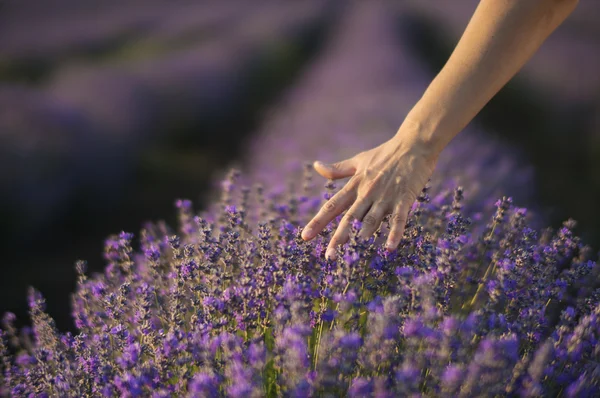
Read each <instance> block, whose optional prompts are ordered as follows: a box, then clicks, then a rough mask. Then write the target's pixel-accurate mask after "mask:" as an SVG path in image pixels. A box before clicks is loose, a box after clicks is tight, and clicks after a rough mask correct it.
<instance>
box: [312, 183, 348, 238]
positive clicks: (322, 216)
mask: <svg viewBox="0 0 600 398" xmlns="http://www.w3.org/2000/svg"><path fill="white" fill-rule="evenodd" d="M351 181H352V180H351ZM351 181H348V183H347V184H346V186H345V187H344V188H342V190H341V191H339V192H338V193H336V194H335V195H333V197H331V199H329V200H328V201H327V202H325V204H324V205H323V206H322V207H321V209H320V210H319V212H318V213H317V215H316V216H314V217H313V219H312V220H310V222H309V223H308V224H306V227H304V229H303V230H302V239H304V240H310V239H312V238H314V237H315V236H317V234H318V233H319V232H321V231H322V230H323V228H325V226H326V225H327V224H329V223H330V222H331V220H333V219H334V218H335V217H337V216H338V215H339V214H341V213H342V212H343V211H344V210H346V209H347V208H348V207H349V206H350V205H351V204H352V203H353V202H354V200H355V198H356V190H355V189H354V184H351Z"/></svg>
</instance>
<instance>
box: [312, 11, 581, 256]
mask: <svg viewBox="0 0 600 398" xmlns="http://www.w3.org/2000/svg"><path fill="white" fill-rule="evenodd" d="M576 4H577V0H482V1H481V2H480V3H479V6H478V7H477V10H476V11H475V13H474V15H473V17H472V18H471V21H470V22H469V24H468V26H467V28H466V30H465V32H464V34H463V36H462V37H461V39H460V41H459V42H458V44H457V46H456V48H455V49H454V52H453V53H452V55H451V56H450V58H449V59H448V62H447V63H446V65H445V66H444V67H443V68H442V70H441V71H440V73H439V74H438V75H437V76H436V77H435V79H434V80H433V81H432V82H431V84H430V85H429V87H428V88H427V90H426V91H425V93H424V94H423V96H422V97H421V99H420V100H419V101H418V102H417V104H416V105H415V106H414V108H413V109H412V110H411V111H410V112H409V114H408V116H407V117H406V119H405V121H404V122H403V123H402V125H401V126H400V128H399V129H398V132H397V133H396V135H395V136H394V137H393V138H392V139H390V140H389V141H387V142H385V143H383V144H381V145H380V146H378V147H376V148H373V149H371V150H368V151H365V152H361V153H359V154H357V155H356V156H354V157H352V158H350V159H347V160H343V161H341V162H338V163H335V164H332V165H325V164H322V163H319V162H315V169H316V170H317V171H318V172H319V173H320V174H321V175H322V176H324V177H326V178H332V179H338V178H345V177H352V178H351V179H350V181H348V183H347V184H346V186H344V188H343V189H342V190H340V192H338V193H337V194H336V195H335V196H334V197H333V198H331V199H330V200H329V201H328V202H327V203H326V204H325V205H324V206H323V207H322V208H321V210H320V211H319V213H318V214H317V215H316V216H315V217H314V218H313V219H312V220H311V221H310V222H309V223H308V225H307V226H306V228H305V229H304V231H303V233H302V237H303V238H304V239H307V240H308V239H312V238H313V237H314V236H316V235H317V234H318V232H320V231H321V230H322V229H323V228H324V227H325V226H326V225H327V224H328V223H329V222H330V221H332V220H333V219H334V218H335V217H336V216H337V215H339V214H341V213H342V212H343V211H344V210H348V211H347V212H346V214H345V216H344V217H343V218H342V221H341V222H340V225H339V226H338V228H337V230H336V232H335V234H334V236H333V238H332V239H331V242H330V243H329V247H328V250H327V254H326V255H327V257H329V258H333V257H335V247H336V246H337V245H339V244H343V243H345V242H346V241H347V240H348V236H349V231H350V225H351V222H352V221H353V220H355V219H358V220H362V221H363V227H362V229H361V236H363V237H365V238H367V237H369V236H370V235H372V234H373V233H374V232H375V231H376V230H377V228H378V227H379V225H380V224H381V222H382V220H383V218H384V217H385V215H387V214H390V213H391V214H392V219H391V231H390V234H389V236H388V239H387V243H386V246H387V248H388V249H389V250H393V249H395V248H396V247H397V246H398V244H399V243H400V239H401V238H402V234H403V233H404V227H405V224H406V218H407V215H408V211H409V209H410V207H411V205H412V203H413V202H414V201H415V199H416V196H417V194H418V193H419V192H420V191H421V190H422V189H423V187H424V186H425V184H426V182H427V180H428V179H429V177H430V176H431V174H432V172H433V169H434V168H435V164H436V162H437V157H438V155H439V153H440V152H441V151H442V150H443V149H444V147H445V146H446V145H447V144H448V143H449V142H450V141H451V140H452V138H454V137H455V136H456V135H457V134H458V133H459V132H460V131H461V130H462V129H463V128H464V127H465V126H466V125H467V124H468V123H469V122H470V121H471V120H472V119H473V118H474V117H475V115H476V114H477V113H478V112H479V111H480V110H481V108H483V106H484V105H485V104H486V103H487V102H488V101H489V100H490V99H491V98H492V97H493V96H494V95H495V94H496V93H497V92H498V91H499V90H500V88H502V86H504V85H505V84H506V82H507V81H508V80H509V79H510V78H511V77H513V76H514V75H515V73H517V71H518V70H519V69H521V67H522V66H523V65H524V64H525V62H527V60H528V59H529V58H530V57H531V56H532V55H533V53H534V52H535V51H536V50H537V49H538V48H539V47H540V45H541V44H542V43H543V42H544V40H545V39H546V38H547V37H548V36H549V35H550V33H551V32H552V31H554V29H556V27H557V26H559V25H560V24H561V23H562V22H563V21H564V20H565V18H566V17H567V16H568V15H569V14H570V13H571V11H573V9H574V8H575V6H576Z"/></svg>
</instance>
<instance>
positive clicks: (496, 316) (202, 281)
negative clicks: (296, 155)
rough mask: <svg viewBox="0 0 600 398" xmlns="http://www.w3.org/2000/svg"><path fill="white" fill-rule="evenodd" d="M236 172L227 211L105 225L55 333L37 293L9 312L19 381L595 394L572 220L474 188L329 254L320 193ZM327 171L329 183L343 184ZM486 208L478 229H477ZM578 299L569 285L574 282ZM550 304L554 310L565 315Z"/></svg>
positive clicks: (140, 389) (186, 206)
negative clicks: (317, 217)
mask: <svg viewBox="0 0 600 398" xmlns="http://www.w3.org/2000/svg"><path fill="white" fill-rule="evenodd" d="M238 177H239V173H236V172H233V173H230V175H229V177H228V180H227V181H226V183H225V184H224V187H225V188H226V189H224V190H223V197H222V200H221V210H220V211H219V212H218V213H210V214H206V213H200V214H196V213H195V212H194V210H193V208H192V204H191V202H190V201H188V200H178V201H177V202H176V205H177V208H178V212H179V226H178V228H177V229H176V230H173V229H171V228H170V227H169V226H167V225H166V224H164V223H158V224H147V225H145V226H144V228H143V229H142V230H141V231H140V234H139V249H134V247H133V240H134V236H133V234H131V233H126V232H121V233H120V234H118V235H114V236H111V237H109V238H108V239H107V240H106V245H105V250H104V257H105V259H106V262H107V266H106V269H105V271H104V272H103V273H102V274H96V275H92V276H90V275H87V274H86V270H85V262H84V261H78V262H77V263H76V271H77V273H78V275H79V281H78V284H77V289H76V292H75V293H74V294H73V317H74V319H75V323H76V326H77V328H78V330H79V332H78V333H77V334H75V335H72V334H70V333H60V332H59V331H57V330H56V327H55V326H54V323H53V321H52V318H50V317H49V316H48V315H47V314H46V313H45V312H44V299H43V298H42V296H41V294H40V293H39V292H37V291H35V290H34V289H31V290H30V292H29V305H30V313H31V320H32V327H31V328H29V329H27V328H26V329H23V330H22V331H21V332H20V334H19V332H18V331H17V330H16V328H15V326H14V316H12V315H11V314H6V315H5V316H4V318H3V331H2V339H1V341H2V345H1V346H0V351H1V353H2V385H3V386H4V391H3V393H4V394H6V395H11V396H17V397H19V396H126V397H133V396H154V397H166V396H194V397H195V396H233V397H241V396H252V397H255V396H256V397H261V396H345V395H348V396H356V397H359V396H360V397H362V396H461V397H469V396H511V395H522V396H570V397H582V396H588V397H592V396H597V394H599V393H600V384H599V383H600V363H599V359H600V343H599V337H600V289H597V290H595V291H594V292H592V293H591V294H588V295H581V296H576V295H573V294H572V292H570V291H569V289H572V288H573V287H574V286H576V284H577V283H580V282H582V281H584V280H585V278H586V277H587V276H589V275H590V272H591V270H592V267H594V266H595V264H594V263H593V262H592V261H590V260H589V255H590V250H589V249H588V248H586V247H585V246H584V245H583V244H582V242H581V241H580V240H579V239H578V238H577V237H575V236H574V235H573V233H572V228H573V226H574V222H572V221H568V222H566V223H565V225H564V227H563V228H561V229H560V230H559V231H556V232H550V231H544V232H542V233H538V232H536V231H535V230H533V229H531V228H530V227H529V226H528V222H527V217H528V216H527V213H526V211H525V210H524V209H521V208H518V207H515V206H514V205H513V204H512V202H511V200H510V199H509V198H502V199H500V200H498V202H497V203H496V209H495V211H494V212H493V213H492V214H490V216H491V217H490V220H489V222H484V221H480V222H478V221H474V220H471V219H470V218H469V217H468V214H464V213H463V211H462V210H461V202H462V201H463V194H462V190H461V189H460V188H456V189H455V191H454V192H455V193H454V195H445V196H444V199H443V200H441V201H432V200H430V196H429V188H426V189H425V190H424V192H423V193H422V194H421V195H420V197H419V198H418V201H417V202H416V204H415V206H413V209H412V211H411V213H410V216H409V221H408V226H407V229H406V232H405V235H404V238H403V240H402V243H401V244H400V247H399V249H398V250H397V251H395V252H392V253H388V252H387V251H386V250H385V249H384V248H383V247H382V246H381V242H380V238H381V236H382V235H383V234H385V233H386V228H387V227H386V225H382V227H381V228H380V229H379V231H378V232H377V233H376V234H375V236H373V237H371V238H370V239H368V240H363V239H360V238H359V237H357V235H356V231H357V230H358V229H359V228H360V223H359V222H356V223H355V224H354V225H353V230H354V233H353V236H352V239H351V241H350V242H349V243H348V244H347V245H346V246H344V247H343V248H340V249H339V250H340V253H339V254H340V255H339V256H338V260H336V261H334V262H332V261H328V260H326V259H325V258H324V249H325V247H326V244H327V240H328V238H329V237H330V235H331V231H332V228H335V223H334V225H332V226H331V227H330V228H328V229H327V230H326V231H324V232H323V233H322V234H321V236H320V237H318V238H317V239H316V241H314V242H305V241H303V240H302V239H301V238H300V234H299V233H300V228H301V226H302V223H303V222H305V221H306V220H307V218H308V217H309V216H310V215H311V214H312V212H313V211H314V210H315V208H316V206H319V205H320V204H321V203H320V202H321V201H320V200H319V198H318V197H315V196H314V195H312V191H311V183H310V180H311V179H310V175H309V172H308V171H306V175H305V184H304V186H305V188H304V189H303V190H301V191H300V192H292V191H287V192H286V193H285V194H284V196H282V197H280V198H279V199H272V198H265V196H267V197H268V195H265V193H264V192H262V190H261V188H260V187H254V189H250V190H249V189H248V188H244V187H240V186H238V185H239V184H238V183H236V179H237V178H238ZM332 185H333V184H328V189H327V190H326V192H325V193H324V197H325V198H328V197H330V196H331V194H332V191H333V190H334V189H335V188H334V187H333V186H332ZM478 223H480V224H481V226H480V227H481V228H478V230H479V231H481V232H478V233H474V232H473V231H474V230H475V229H474V227H475V226H476V224H478ZM568 297H571V299H570V300H572V301H568V300H567V298H568ZM552 313H557V314H559V316H558V317H555V318H553V316H552Z"/></svg>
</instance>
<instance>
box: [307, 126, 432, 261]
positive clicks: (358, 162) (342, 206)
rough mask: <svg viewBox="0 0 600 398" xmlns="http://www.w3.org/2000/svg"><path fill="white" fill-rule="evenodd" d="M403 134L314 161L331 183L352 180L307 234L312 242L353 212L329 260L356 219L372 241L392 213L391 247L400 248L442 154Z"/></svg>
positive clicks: (340, 230) (331, 246) (332, 245)
mask: <svg viewBox="0 0 600 398" xmlns="http://www.w3.org/2000/svg"><path fill="white" fill-rule="evenodd" d="M413 137H414V135H413V134H403V133H402V132H401V130H400V131H399V132H398V134H397V135H396V136H395V137H394V138H392V139H391V140H389V141H387V142H385V143H383V144H381V145H380V146H378V147H376V148H373V149H371V150H368V151H365V152H361V153H359V154H357V155H356V156H354V157H352V158H350V159H347V160H343V161H341V162H337V163H333V164H329V165H326V164H323V163H321V162H318V161H317V162H315V163H314V167H315V169H316V170H317V172H318V173H319V174H321V175H322V176H323V177H326V178H329V179H333V180H335V179H340V178H345V177H352V178H351V179H350V181H348V183H347V184H346V185H345V186H344V188H342V189H341V190H340V191H339V192H338V193H337V194H335V195H334V196H333V197H332V198H331V199H329V200H328V201H327V203H325V204H324V205H323V207H322V208H321V210H320V211H319V212H318V214H317V215H316V216H315V217H314V218H313V219H312V220H311V221H310V222H309V223H308V224H307V225H306V227H305V228H304V230H303V231H302V238H303V239H305V240H310V239H312V238H314V237H315V236H316V235H317V234H318V233H319V232H321V231H322V230H323V228H325V226H326V225H327V224H329V222H330V221H332V220H333V219H334V218H335V217H337V216H338V215H339V214H341V213H342V212H343V211H344V210H348V211H347V212H346V214H345V215H344V217H343V218H342V220H341V222H340V224H339V226H338V228H337V230H336V231H335V234H334V235H333V238H332V239H331V241H330V242H329V246H328V248H327V251H326V254H325V255H326V257H327V258H329V259H334V258H335V256H336V250H335V249H336V246H337V245H341V244H344V243H346V242H347V241H348V239H349V234H350V227H351V224H352V221H354V220H359V221H362V228H361V230H360V233H359V235H360V236H361V237H363V238H365V239H367V238H369V236H371V235H372V234H373V233H374V232H375V231H376V230H377V229H378V228H379V225H380V224H381V222H382V221H383V218H384V217H385V216H386V215H388V214H391V215H392V217H391V220H390V223H391V225H390V226H391V230H390V234H389V236H388V238H387V243H386V248H387V249H388V250H390V251H391V250H394V249H396V248H397V247H398V244H399V243H400V239H401V238H402V234H403V233H404V227H405V224H406V219H407V216H408V211H409V210H410V208H411V206H412V204H413V203H414V201H415V199H416V198H417V195H418V194H419V193H420V192H421V191H422V189H423V188H424V187H425V184H426V183H427V181H428V180H429V177H430V176H431V174H432V173H433V169H434V168H435V163H436V161H437V153H436V152H435V151H433V150H430V149H429V145H427V144H425V143H423V142H421V141H419V140H417V139H414V138H413Z"/></svg>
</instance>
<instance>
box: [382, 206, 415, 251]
mask: <svg viewBox="0 0 600 398" xmlns="http://www.w3.org/2000/svg"><path fill="white" fill-rule="evenodd" d="M413 202H414V199H413V200H406V199H403V200H402V201H400V203H398V204H397V205H396V207H395V208H394V212H393V213H392V217H391V219H390V234H389V235H388V239H387V242H386V244H385V247H386V249H387V250H388V251H393V250H395V249H396V248H397V247H398V245H399V244H400V240H401V239H402V235H403V234H404V227H405V226H406V220H407V217H408V211H409V210H410V207H411V206H412V204H413Z"/></svg>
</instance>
